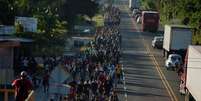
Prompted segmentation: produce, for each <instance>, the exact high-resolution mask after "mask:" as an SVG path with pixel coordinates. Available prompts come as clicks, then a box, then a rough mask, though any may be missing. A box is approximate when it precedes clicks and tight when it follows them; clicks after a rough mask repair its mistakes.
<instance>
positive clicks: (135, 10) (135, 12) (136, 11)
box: [132, 9, 140, 17]
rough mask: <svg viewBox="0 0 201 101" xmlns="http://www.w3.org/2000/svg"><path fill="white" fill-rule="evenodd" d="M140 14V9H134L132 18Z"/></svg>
mask: <svg viewBox="0 0 201 101" xmlns="http://www.w3.org/2000/svg"><path fill="white" fill-rule="evenodd" d="M139 13H140V10H139V9H133V12H132V16H133V17H134V16H135V15H137V14H139Z"/></svg>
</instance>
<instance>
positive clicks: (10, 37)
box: [0, 36, 33, 42]
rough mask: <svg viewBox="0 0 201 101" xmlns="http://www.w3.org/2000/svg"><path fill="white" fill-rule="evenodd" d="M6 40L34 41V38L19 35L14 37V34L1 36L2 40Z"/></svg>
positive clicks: (0, 40)
mask: <svg viewBox="0 0 201 101" xmlns="http://www.w3.org/2000/svg"><path fill="white" fill-rule="evenodd" d="M5 41H18V42H33V40H32V39H27V38H19V37H13V36H0V42H5Z"/></svg>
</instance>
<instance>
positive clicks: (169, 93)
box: [115, 0, 184, 101]
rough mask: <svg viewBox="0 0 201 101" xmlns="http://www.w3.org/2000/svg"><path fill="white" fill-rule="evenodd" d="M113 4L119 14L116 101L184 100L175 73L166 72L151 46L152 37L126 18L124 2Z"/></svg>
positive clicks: (118, 0)
mask: <svg viewBox="0 0 201 101" xmlns="http://www.w3.org/2000/svg"><path fill="white" fill-rule="evenodd" d="M115 4H116V6H119V8H120V9H121V11H122V14H121V18H122V19H121V24H120V32H121V34H122V52H123V54H122V58H121V63H122V64H123V68H124V70H123V71H124V78H125V80H124V83H123V84H119V85H118V92H119V98H120V101H184V99H183V98H184V97H183V96H181V95H180V94H179V92H178V87H179V80H178V77H177V75H176V73H175V71H167V70H166V69H165V67H164V61H165V59H164V58H163V57H162V50H158V49H153V48H152V47H151V40H152V38H153V37H154V35H155V34H154V33H150V32H140V26H139V25H138V24H136V22H135V21H134V20H133V19H132V18H131V17H130V16H129V13H130V12H129V10H128V8H127V7H128V6H127V5H128V1H127V0H116V1H115Z"/></svg>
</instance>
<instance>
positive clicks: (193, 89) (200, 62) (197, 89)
mask: <svg viewBox="0 0 201 101" xmlns="http://www.w3.org/2000/svg"><path fill="white" fill-rule="evenodd" d="M187 57H188V58H187V69H186V70H187V72H186V81H184V82H185V84H186V96H185V101H201V96H200V95H201V86H200V85H201V78H200V76H201V46H195V45H190V46H189V48H188V53H187Z"/></svg>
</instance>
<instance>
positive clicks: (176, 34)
mask: <svg viewBox="0 0 201 101" xmlns="http://www.w3.org/2000/svg"><path fill="white" fill-rule="evenodd" d="M191 43H192V31H191V28H190V27H187V26H183V25H165V31H164V39H163V50H164V53H163V55H164V57H168V55H169V54H172V53H176V54H179V55H181V56H182V58H183V59H184V57H185V55H186V50H187V48H188V46H189V45H191Z"/></svg>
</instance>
